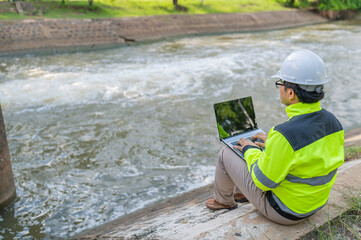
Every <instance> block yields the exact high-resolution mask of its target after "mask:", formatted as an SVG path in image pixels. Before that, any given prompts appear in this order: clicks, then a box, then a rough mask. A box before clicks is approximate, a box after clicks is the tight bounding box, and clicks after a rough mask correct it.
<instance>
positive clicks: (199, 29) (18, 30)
mask: <svg viewBox="0 0 361 240" xmlns="http://www.w3.org/2000/svg"><path fill="white" fill-rule="evenodd" d="M327 21H328V20H327V19H326V18H323V17H321V16H319V15H318V14H316V13H313V12H310V11H300V10H289V11H274V12H256V13H233V14H206V15H164V16H146V17H130V18H115V19H27V20H1V21H0V55H9V54H14V53H20V54H23V53H28V52H38V51H52V52H57V51H68V50H78V49H81V50H83V49H97V48H102V47H104V46H122V45H126V44H129V43H134V42H144V41H151V40H159V39H164V38H170V37H177V36H189V35H196V34H210V33H229V32H251V31H262V30H271V29H280V28H289V27H298V26H302V25H307V24H316V23H323V22H327Z"/></svg>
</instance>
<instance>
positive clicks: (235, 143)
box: [231, 137, 254, 146]
mask: <svg viewBox="0 0 361 240" xmlns="http://www.w3.org/2000/svg"><path fill="white" fill-rule="evenodd" d="M247 139H248V140H250V141H251V142H254V140H252V138H250V137H249V138H247ZM231 144H232V145H238V146H241V145H240V144H238V140H237V141H235V142H232V143H231Z"/></svg>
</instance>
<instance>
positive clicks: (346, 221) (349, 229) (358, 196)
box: [300, 190, 361, 240]
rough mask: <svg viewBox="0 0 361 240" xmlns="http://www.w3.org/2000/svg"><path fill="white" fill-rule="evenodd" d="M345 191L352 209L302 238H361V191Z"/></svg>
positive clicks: (301, 239)
mask: <svg viewBox="0 0 361 240" xmlns="http://www.w3.org/2000/svg"><path fill="white" fill-rule="evenodd" d="M355 191H356V192H354V193H353V192H352V191H350V192H348V193H344V197H345V199H346V201H347V203H348V204H349V206H350V209H349V210H348V211H346V212H343V213H342V214H341V215H340V216H338V217H337V218H335V219H334V220H332V221H328V222H327V223H326V224H325V225H323V226H321V227H319V228H315V230H314V231H312V232H310V233H308V234H306V235H305V236H303V237H301V238H300V240H318V239H324V240H333V239H350V240H353V239H355V240H360V239H361V191H360V190H355Z"/></svg>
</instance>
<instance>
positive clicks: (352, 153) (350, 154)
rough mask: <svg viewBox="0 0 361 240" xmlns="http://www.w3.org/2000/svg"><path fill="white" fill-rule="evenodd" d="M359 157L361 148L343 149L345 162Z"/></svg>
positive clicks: (349, 147) (350, 147)
mask: <svg viewBox="0 0 361 240" xmlns="http://www.w3.org/2000/svg"><path fill="white" fill-rule="evenodd" d="M360 157H361V146H348V147H345V161H349V160H352V159H356V158H360Z"/></svg>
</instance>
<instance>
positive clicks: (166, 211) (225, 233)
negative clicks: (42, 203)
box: [73, 159, 361, 240]
mask: <svg viewBox="0 0 361 240" xmlns="http://www.w3.org/2000/svg"><path fill="white" fill-rule="evenodd" d="M360 167H361V159H360V160H354V161H349V162H346V163H345V164H344V165H343V166H342V167H341V168H340V169H339V171H338V176H337V179H336V183H335V185H334V187H333V188H332V190H331V194H330V198H329V201H328V203H327V204H326V206H325V207H324V208H323V209H321V210H320V211H319V212H317V213H316V214H315V215H313V216H312V217H310V218H309V219H307V220H306V221H304V222H302V223H300V224H297V225H294V226H283V225H279V224H276V223H273V222H271V221H269V220H268V219H266V218H264V217H263V216H262V215H261V214H260V213H259V212H258V211H257V210H256V209H255V208H254V207H253V205H252V204H250V203H242V204H238V208H237V209H235V210H233V211H228V210H222V211H216V212H212V211H210V210H208V209H207V208H206V207H205V201H206V200H207V199H208V198H210V197H213V186H212V184H211V185H208V186H205V187H202V188H199V189H196V190H194V191H191V192H188V193H185V194H183V195H181V196H178V197H176V198H172V199H169V200H168V201H165V202H163V203H160V204H156V205H153V206H150V207H148V208H145V209H142V210H139V211H137V212H134V213H132V214H129V215H126V216H124V217H122V218H119V219H117V220H115V221H112V222H109V223H106V224H104V225H102V226H99V227H96V228H94V229H91V230H89V231H85V232H83V233H81V234H79V235H78V236H75V237H74V238H73V239H109V238H110V239H143V238H144V239H260V240H266V239H285V240H286V239H287V240H289V239H297V238H299V237H301V236H303V235H305V234H306V233H308V232H310V231H312V230H314V228H315V227H318V226H321V225H323V224H325V223H327V220H328V219H330V220H332V219H334V218H335V217H337V216H338V215H339V214H340V213H341V212H342V211H344V210H345V209H347V203H346V202H345V199H344V197H343V193H348V192H349V191H348V190H349V189H350V188H354V189H356V190H354V193H357V192H358V191H359V190H360V187H361V175H360Z"/></svg>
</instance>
